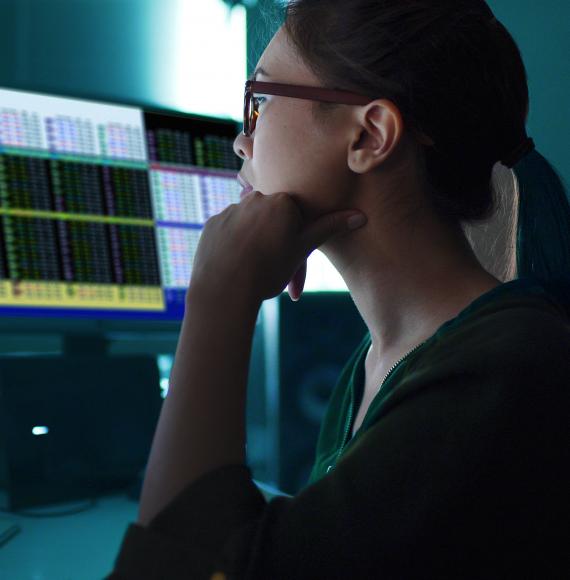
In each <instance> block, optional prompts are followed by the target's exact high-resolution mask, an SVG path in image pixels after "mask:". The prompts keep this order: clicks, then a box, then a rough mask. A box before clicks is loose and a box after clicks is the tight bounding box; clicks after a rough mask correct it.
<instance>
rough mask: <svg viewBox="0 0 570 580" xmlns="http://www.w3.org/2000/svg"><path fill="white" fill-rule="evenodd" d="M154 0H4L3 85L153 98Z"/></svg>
mask: <svg viewBox="0 0 570 580" xmlns="http://www.w3.org/2000/svg"><path fill="white" fill-rule="evenodd" d="M148 4H149V0H113V1H108V0H0V87H5V88H16V89H23V90H31V91H40V92H41V91H44V92H53V93H55V94H64V95H72V96H78V97H86V98H102V99H104V100H125V101H127V102H133V103H141V104H146V103H149V104H152V86H151V81H150V79H151V72H152V71H150V70H149V67H148V61H149V57H150V54H149V52H150V51H149V45H150V43H149V36H150V35H151V34H152V23H151V22H149V18H148V17H147V6H148Z"/></svg>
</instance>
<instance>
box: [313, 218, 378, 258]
mask: <svg viewBox="0 0 570 580" xmlns="http://www.w3.org/2000/svg"><path fill="white" fill-rule="evenodd" d="M367 221H368V219H367V217H366V216H365V215H364V214H363V213H362V212H360V211H356V212H355V211H354V210H345V211H339V212H334V213H327V214H325V215H324V216H321V217H320V218H319V219H317V220H316V221H315V222H313V223H312V224H310V225H309V226H308V227H307V228H306V229H305V232H304V234H303V236H302V237H303V243H304V245H305V248H306V250H307V252H312V251H313V250H314V249H315V248H318V247H319V246H321V245H322V244H324V243H325V242H326V241H327V240H328V239H329V238H332V237H334V236H336V235H338V234H342V233H346V232H349V231H351V230H356V229H358V228H360V227H362V226H363V225H364V224H365V223H366V222H367Z"/></svg>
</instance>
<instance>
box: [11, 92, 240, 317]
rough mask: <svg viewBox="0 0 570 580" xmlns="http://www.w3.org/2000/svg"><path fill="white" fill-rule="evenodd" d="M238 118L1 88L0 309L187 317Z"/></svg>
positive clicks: (225, 192)
mask: <svg viewBox="0 0 570 580" xmlns="http://www.w3.org/2000/svg"><path fill="white" fill-rule="evenodd" d="M237 131H238V126H237V124H236V123H235V122H234V121H232V120H224V119H215V118H204V117H197V116H191V115H179V114H173V113H168V112H165V111H152V110H147V109H143V108H139V107H134V106H125V105H124V104H111V103H104V102H95V101H88V100H83V99H73V98H64V97H59V96H52V95H45V94H39V93H31V92H23V91H14V90H5V89H0V316H19V317H22V316H26V317H46V316H47V317H50V316H51V317H59V318H61V317H75V318H99V319H113V318H118V319H126V318H129V319H146V320H164V321H168V320H180V319H181V318H182V316H183V305H184V296H185V293H186V289H187V287H188V284H189V281H190V276H191V272H192V261H193V257H194V255H195V252H196V248H197V244H198V240H199V239H200V234H201V232H202V229H203V226H204V223H205V222H206V220H208V218H209V217H210V216H212V215H214V214H216V213H218V212H220V211H222V210H223V209H224V208H225V207H226V206H227V205H229V204H230V203H239V201H240V191H241V186H240V184H239V182H238V181H237V178H236V176H237V173H238V171H239V169H240V167H241V159H240V158H239V157H238V156H237V155H235V153H234V151H233V141H234V139H235V136H236V133H237Z"/></svg>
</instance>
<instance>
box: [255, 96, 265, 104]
mask: <svg viewBox="0 0 570 580" xmlns="http://www.w3.org/2000/svg"><path fill="white" fill-rule="evenodd" d="M266 100H267V99H266V98H265V97H255V102H256V103H257V105H258V106H259V105H261V104H263V103H264V102H265V101H266Z"/></svg>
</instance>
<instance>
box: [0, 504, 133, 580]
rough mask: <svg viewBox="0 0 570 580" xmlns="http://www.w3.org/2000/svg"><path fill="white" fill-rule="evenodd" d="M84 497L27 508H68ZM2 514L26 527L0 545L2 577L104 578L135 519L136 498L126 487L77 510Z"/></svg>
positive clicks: (5, 579)
mask: <svg viewBox="0 0 570 580" xmlns="http://www.w3.org/2000/svg"><path fill="white" fill-rule="evenodd" d="M83 503H84V502H80V501H77V502H72V503H65V504H58V505H54V506H50V507H49V511H48V508H29V510H26V511H30V512H31V511H34V512H36V511H37V512H41V513H52V512H55V511H68V510H72V509H73V508H74V507H77V508H79V507H80V506H81V505H82V504H83ZM0 515H2V517H5V518H7V519H9V520H12V521H13V522H15V523H17V524H18V525H19V526H20V527H21V528H22V530H21V531H20V533H19V534H17V535H16V536H14V537H13V538H12V539H10V540H9V541H8V542H7V543H6V544H4V545H3V546H2V547H0V580H102V579H103V578H104V577H105V575H107V574H109V573H110V572H111V571H112V569H113V566H114V563H115V558H116V556H117V554H118V552H119V548H120V545H121V542H122V539H123V535H124V533H125V532H126V530H127V526H128V525H129V524H130V523H131V522H135V521H136V520H137V516H138V502H135V501H134V500H132V499H129V497H128V496H127V495H126V494H125V493H122V494H120V495H109V496H104V497H101V498H99V499H98V500H97V502H96V505H94V506H92V507H91V509H89V510H87V511H85V512H81V513H78V514H74V515H67V516H62V517H53V518H39V519H38V518H31V517H26V516H20V515H13V514H4V513H2V514H0Z"/></svg>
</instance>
